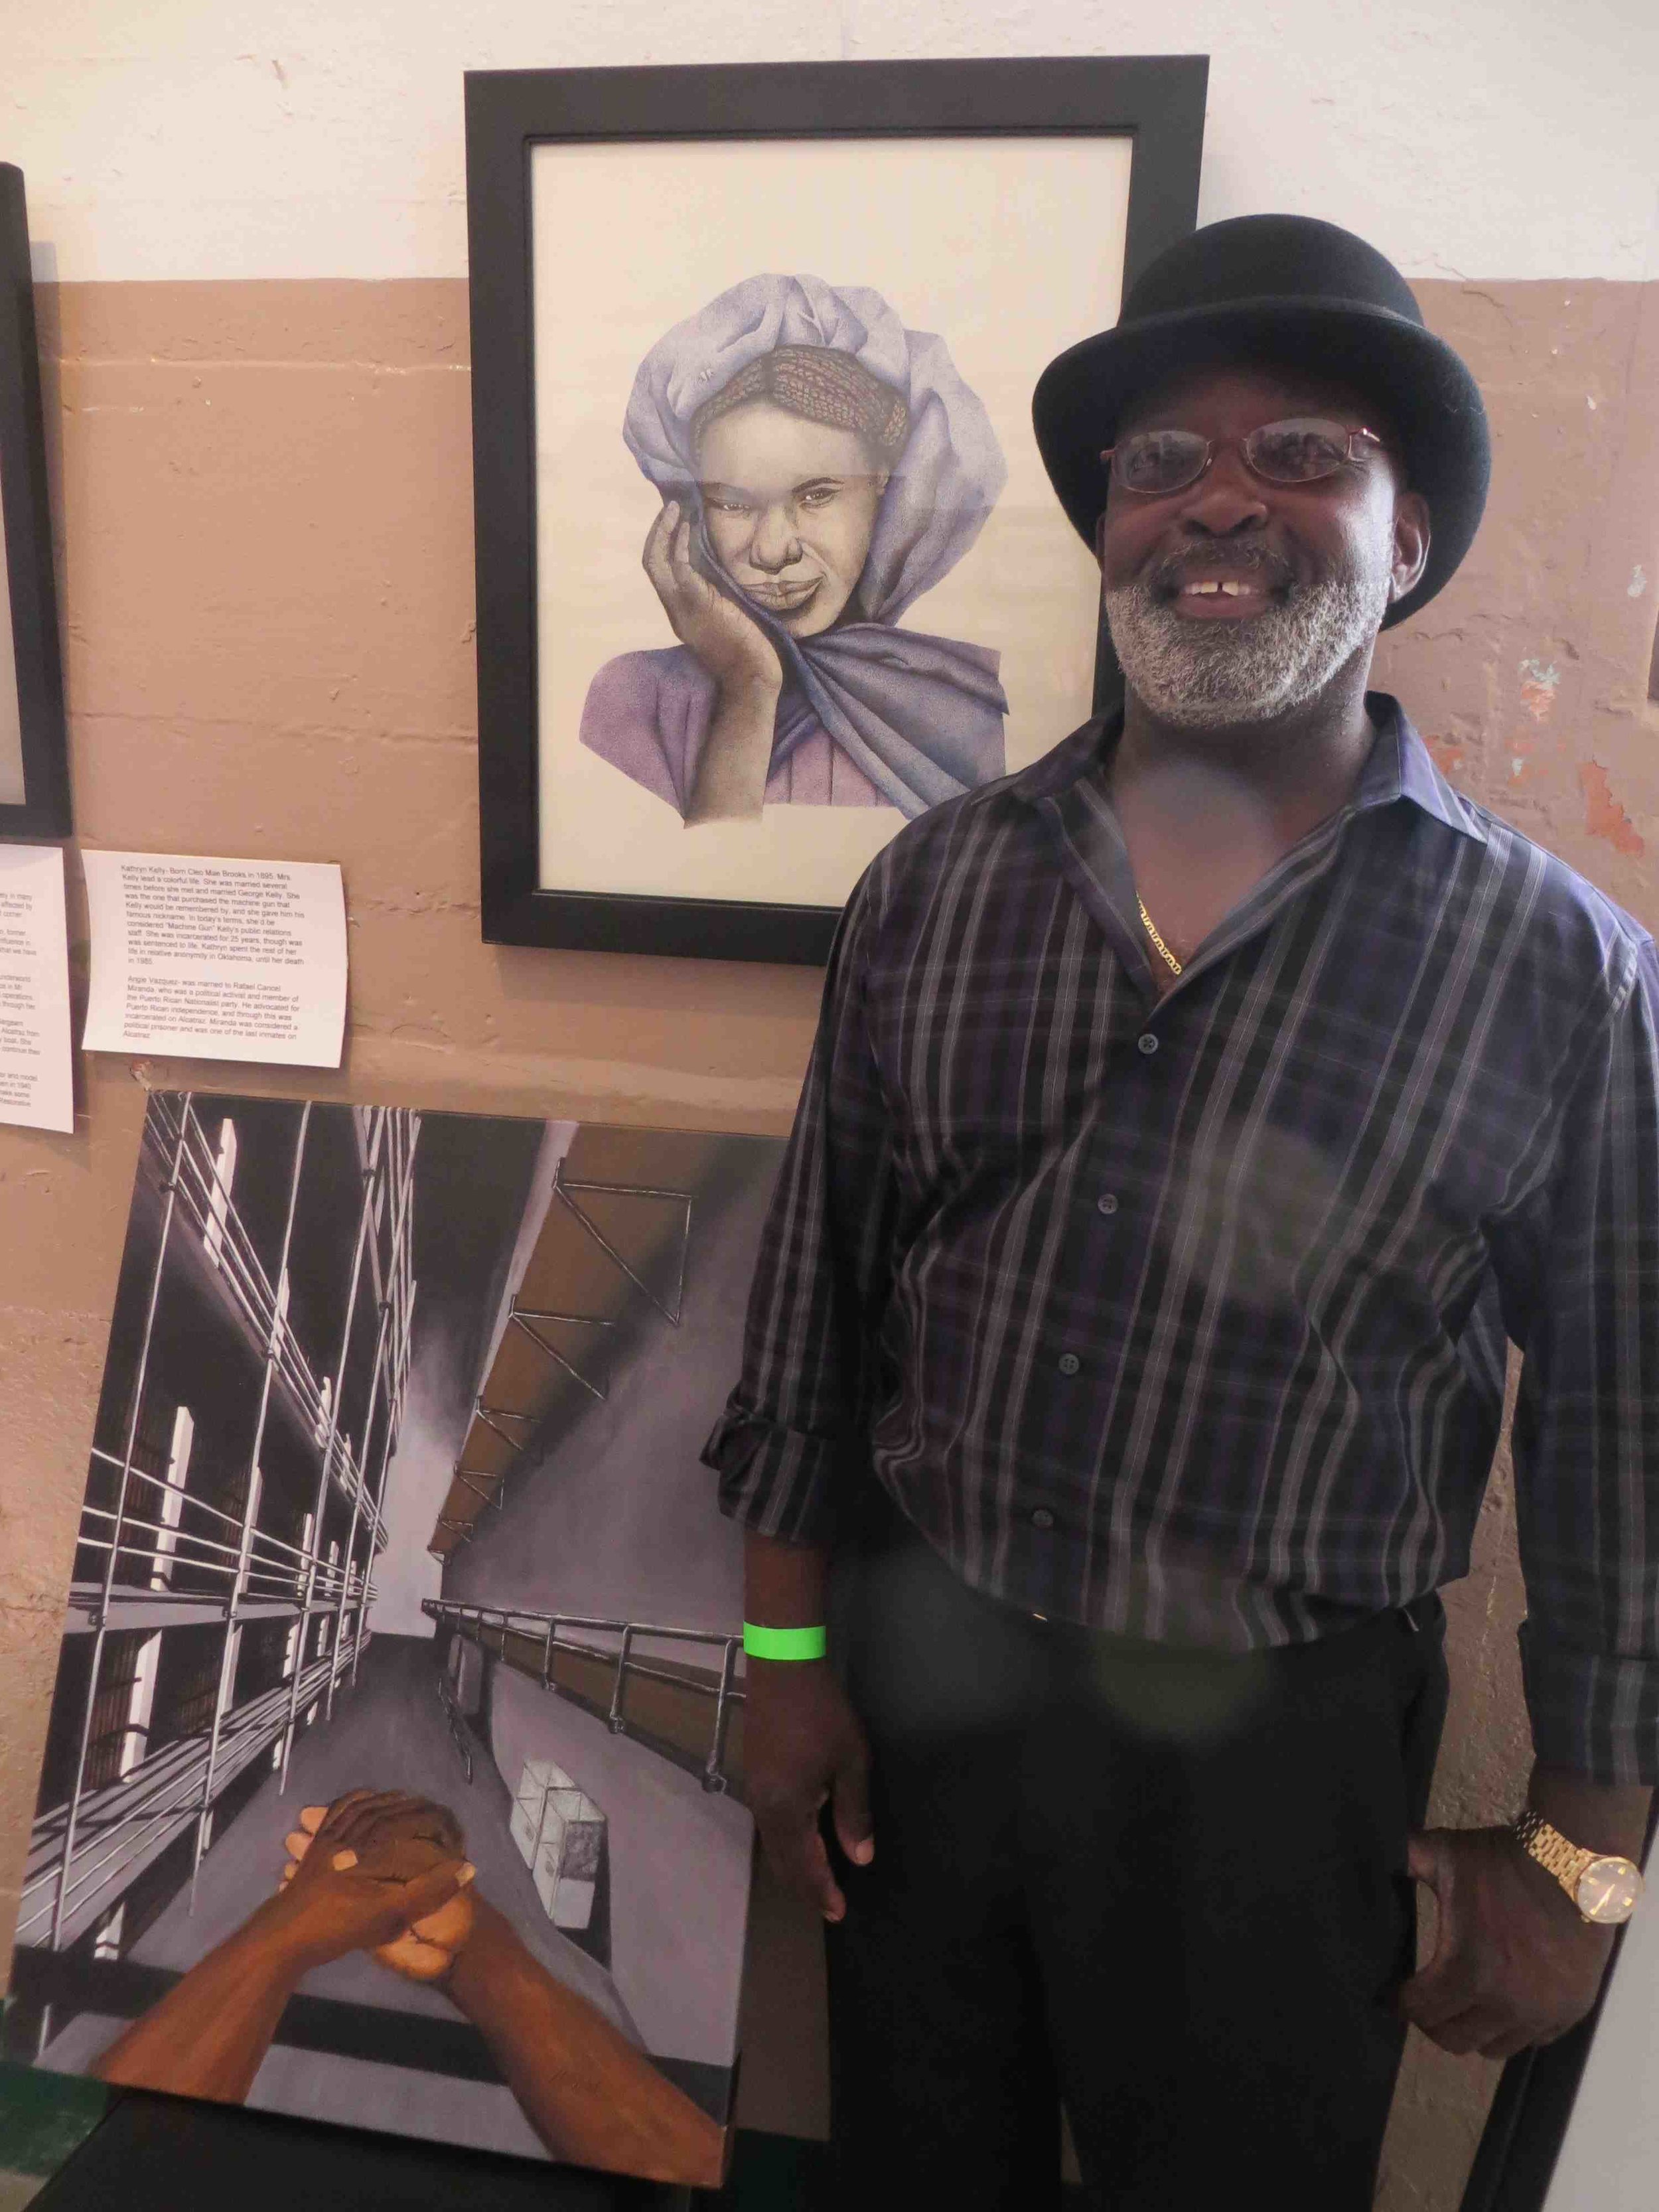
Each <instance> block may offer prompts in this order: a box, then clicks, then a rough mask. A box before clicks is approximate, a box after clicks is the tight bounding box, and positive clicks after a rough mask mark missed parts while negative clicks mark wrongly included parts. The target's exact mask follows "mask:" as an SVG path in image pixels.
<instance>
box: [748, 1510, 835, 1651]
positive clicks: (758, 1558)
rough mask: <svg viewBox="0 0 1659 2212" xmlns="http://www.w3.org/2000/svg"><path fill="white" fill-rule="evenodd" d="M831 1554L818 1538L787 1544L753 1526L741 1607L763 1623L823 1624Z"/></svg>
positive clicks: (789, 1625) (775, 1625)
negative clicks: (813, 1541)
mask: <svg viewBox="0 0 1659 2212" xmlns="http://www.w3.org/2000/svg"><path fill="white" fill-rule="evenodd" d="M828 1587H829V1553H828V1552H827V1551H825V1550H824V1549H823V1547H822V1546H820V1545H817V1544H786V1543H785V1542H784V1541H782V1539H781V1537H777V1536H761V1535H757V1534H756V1533H755V1531H754V1530H753V1529H752V1528H751V1529H750V1531H749V1532H748V1534H747V1535H746V1536H745V1537H744V1547H743V1591H744V1597H743V1612H744V1620H752V1621H754V1622H755V1623H756V1624H757V1626H762V1627H766V1628H817V1627H819V1626H821V1625H822V1624H823V1612H824V1603H825V1595H826V1592H827V1590H828Z"/></svg>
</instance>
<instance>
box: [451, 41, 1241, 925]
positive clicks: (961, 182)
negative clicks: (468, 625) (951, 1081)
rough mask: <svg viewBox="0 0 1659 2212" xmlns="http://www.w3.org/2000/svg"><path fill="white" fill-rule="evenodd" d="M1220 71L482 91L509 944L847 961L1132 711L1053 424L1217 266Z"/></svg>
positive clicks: (482, 330)
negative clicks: (1110, 703) (1061, 391)
mask: <svg viewBox="0 0 1659 2212" xmlns="http://www.w3.org/2000/svg"><path fill="white" fill-rule="evenodd" d="M1206 70H1207V64H1206V62H1205V61H1204V60H1203V59H1202V58H1199V57H1182V58H1151V59H1134V60H1121V61H1115V60H1103V59H1094V58H1080V59H1079V58H1067V59H1065V60H1031V61H966V62H871V63H822V64H818V63H814V64H802V65H799V66H796V65H768V66H761V67H740V68H738V67H734V68H705V69H624V70H524V71H516V70H514V71H489V72H484V73H482V74H475V75H471V76H469V77H468V78H467V82H466V132H467V199H468V224H469V234H470V239H471V301H472V378H473V457H474V470H475V499H476V509H477V581H478V718H479V769H480V794H481V805H482V844H483V853H482V867H483V926H484V934H485V936H486V937H487V938H489V939H492V940H494V941H495V942H497V943H503V944H521V945H572V946H583V947H587V948H591V949H599V950H605V951H635V952H669V953H685V954H692V955H701V956H703V957H717V958H724V959H756V960H775V961H796V962H815V961H820V960H822V959H823V957H824V955H825V953H826V952H827V951H828V948H829V940H830V938H831V935H832V934H833V931H834V927H835V923H836V915H837V914H838V912H839V909H840V908H841V906H842V902H844V900H845V898H846V896H847V894H848V891H849V890H850V889H851V888H852V885H853V884H854V881H855V880H856V879H857V878H858V876H859V874H860V871H861V870H862V868H863V867H864V866H865V865H866V863H867V862H868V861H869V860H871V859H872V857H873V856H874V854H876V853H877V852H878V851H879V849H880V848H881V847H882V846H883V845H884V844H885V843H886V842H887V841H888V839H889V838H890V837H891V836H893V834H894V833H895V831H896V830H897V829H899V828H900V827H901V826H902V823H904V822H905V821H906V820H907V819H908V818H909V817H911V816H913V815H915V814H918V813H921V811H923V810H924V809H925V808H927V807H928V806H931V805H936V804H938V803H939V801H941V800H942V799H948V798H950V797H951V796H952V795H953V794H955V793H959V792H962V791H964V790H967V789H970V788H972V787H974V786H975V785H977V784H980V783H983V782H985V781H989V780H991V779H992V778H994V777H996V776H999V775H1002V774H1004V773H1005V771H1006V770H1007V769H1014V768H1018V767H1020V766H1022V765H1024V763H1026V762H1028V761H1030V760H1032V759H1035V758H1036V757H1037V756H1038V755H1040V754H1042V753H1043V752H1045V751H1047V750H1048V748H1049V747H1050V746H1051V745H1053V744H1056V743H1057V742H1058V741H1059V739H1060V738H1061V737H1063V736H1064V735H1065V734H1066V732H1067V731H1069V730H1070V729H1072V728H1073V727H1074V726H1076V724H1077V723H1078V722H1079V721H1080V720H1083V719H1084V717H1085V715H1086V714H1088V713H1089V712H1090V711H1091V706H1093V705H1094V704H1096V703H1097V702H1103V701H1104V700H1106V699H1109V697H1110V696H1111V684H1112V681H1113V678H1114V674H1115V671H1113V670H1112V668H1111V667H1110V665H1109V654H1108V655H1107V656H1105V659H1104V660H1103V662H1102V665H1097V653H1098V647H1099V635H1098V623H1097V600H1098V585H1097V577H1096V574H1095V570H1094V566H1093V563H1092V562H1091V559H1090V557H1089V555H1088V551H1087V549H1086V548H1085V547H1084V546H1083V545H1082V544H1079V541H1078V540H1077V538H1075V536H1074V535H1073V532H1072V531H1071V530H1070V528H1069V526H1068V525H1067V524H1066V520H1065V518H1064V516H1063V515H1062V513H1061V512H1060V507H1059V505H1058V503H1057V502H1056V501H1055V500H1054V497H1053V495H1052V494H1051V493H1050V491H1049V489H1048V483H1047V480H1046V478H1045V477H1044V475H1043V472H1042V464H1041V461H1040V459H1039V458H1038V455H1037V450H1036V442H1035V440H1034V438H1033V436H1032V433H1031V428H1030V395H1031V390H1032V386H1034V384H1035V383H1036V378H1037V375H1038V373H1039V372H1040V370H1041V369H1042V367H1043V366H1044V364H1045V363H1046V362H1048V360H1049V359H1050V358H1051V357H1052V356H1054V354H1056V353H1057V352H1059V351H1060V349H1061V348H1062V347H1063V346H1065V345H1066V344H1067V343H1070V342H1071V341H1072V340H1073V339H1075V338H1077V337H1080V336H1083V335H1085V333H1087V332H1089V331H1095V330H1098V329H1100V328H1102V327H1103V325H1107V324H1109V323H1110V322H1111V321H1113V320H1114V319H1115V316H1116V313H1117V308H1118V301H1119V297H1120V294H1121V289H1122V288H1123V286H1124V284H1125V283H1126V282H1127V281H1132V280H1133V276H1135V274H1136V273H1137V272H1138V270H1139V268H1140V267H1141V266H1142V265H1143V264H1145V262H1146V260H1147V259H1149V258H1151V257H1152V256H1153V255H1154V254H1156V253H1158V252H1160V251H1162V249H1163V248H1164V246H1168V245H1169V244H1170V243H1171V242H1172V240H1175V239H1176V238H1178V237H1180V236H1182V235H1183V234H1185V233H1186V232H1187V231H1188V230H1190V229H1191V228H1192V227H1193V222H1194V214H1195V210H1196V205H1197V197H1198V172H1199V155H1200V144H1201V141H1202V134H1203V117H1204V94H1205V83H1206Z"/></svg>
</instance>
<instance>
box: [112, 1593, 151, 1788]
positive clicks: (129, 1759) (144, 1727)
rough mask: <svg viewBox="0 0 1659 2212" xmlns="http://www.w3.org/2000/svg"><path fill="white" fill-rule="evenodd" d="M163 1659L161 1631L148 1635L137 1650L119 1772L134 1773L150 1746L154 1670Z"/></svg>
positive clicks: (124, 1773)
mask: <svg viewBox="0 0 1659 2212" xmlns="http://www.w3.org/2000/svg"><path fill="white" fill-rule="evenodd" d="M160 1662H161V1631H160V1629H157V1631H156V1632H155V1635H154V1636H147V1637H146V1638H144V1640H143V1643H142V1644H140V1645H139V1647H138V1654H137V1664H136V1665H135V1667H134V1668H133V1674H132V1683H131V1689H130V1691H129V1692H128V1699H127V1725H126V1730H125V1735H124V1736H123V1739H122V1743H121V1755H120V1760H119V1764H118V1768H117V1771H118V1773H119V1774H123V1775H126V1774H131V1771H132V1770H133V1768H134V1767H135V1766H137V1765H138V1764H139V1763H140V1761H141V1760H142V1759H143V1756H144V1753H145V1752H146V1751H147V1750H148V1749H149V1722H150V1715H151V1713H152V1712H153V1711H154V1710H155V1670H156V1668H157V1667H158V1665H159V1664H160Z"/></svg>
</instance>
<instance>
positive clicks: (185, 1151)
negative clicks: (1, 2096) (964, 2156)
mask: <svg viewBox="0 0 1659 2212" xmlns="http://www.w3.org/2000/svg"><path fill="white" fill-rule="evenodd" d="M779 1151H780V1147H779V1146H777V1145H776V1144H775V1142H773V1141H771V1140H769V1139H758V1138H750V1137H738V1136H723V1135H708V1134H692V1133H682V1132H676V1131H667V1130H652V1129H623V1128H616V1127H605V1126H600V1125H596V1124H592V1123H577V1122H570V1121H556V1122H540V1121H518V1120H505V1119H501V1118H495V1117H483V1116H473V1115H453V1114H419V1113H416V1112H415V1111H413V1110H410V1109H401V1108H398V1109H393V1108H379V1107H377V1108H356V1107H350V1106H342V1105H332V1104H328V1105H325V1104H315V1103H313V1104H307V1103H303V1102H290V1101H282V1100H272V1099H256V1098H245V1097H228V1096H222V1095H214V1096H209V1095H206V1094H204V1093H199V1092H198V1093H183V1092H179V1093H158V1094H156V1095H155V1096H154V1097H152V1098H151V1099H150V1101H149V1108H148V1112H147V1116H146V1121H145V1125H144V1130H143V1143H142V1148H141V1153H140V1158H139V1160H138V1164H137V1174H136V1177H135V1182H134V1187H133V1197H132V1207H131V1219H130V1223H129V1228H128V1235H127V1241H126V1247H125V1255H124V1258H123V1261H122V1267H121V1274H120V1279H119V1283H118V1291H117V1297H116V1303H115V1310H114V1316H113V1321H112V1328H111V1334H110V1342H109V1349H108V1353H107V1358H106V1369H105V1376H104V1383H103V1390H102V1395H101V1399H100V1407H99V1412H98V1418H97V1423H96V1429H95V1433H94V1440H93V1446H92V1451H91V1456H90V1462H89V1466H88V1478H87V1489H86V1498H85V1503H84V1505H83V1508H82V1521H81V1527H80V1531H79V1539H78V1542H77V1546H76V1552H75V1557H74V1565H73V1571H72V1578H71V1586H70V1595H69V1609H68V1613H67V1615H66V1619H65V1625H64V1639H63V1652H62V1659H61V1663H60V1666H59V1670H58V1681H57V1687H56V1692H55V1697H54V1702H53V1706H52V1718H51V1723H50V1729H49V1735H48V1740H47V1745H46V1757H45V1762H44V1766H43V1771H42V1775H41V1781H40V1800H39V1811H38V1816H37V1819H36V1821H35V1826H34V1831H33V1838H32V1848H31V1851H30V1856H29V1859H28V1864H27V1875H26V1881H25V1886H24V1890H23V1899H22V1906H21V1917H20V1920H19V1924H18V1930H17V1941H18V1950H17V1954H16V1963H15V1969H14V1979H13V1992H14V1994H13V2001H12V2002H11V2004H10V2006H9V2009H8V2012H7V2015H6V2023H5V2036H6V2052H7V2055H8V2056H9V2057H12V2058H14V2059H21V2060H24V2061H26V2062H27V2063H33V2064H36V2065H39V2066H42V2067H45V2068H48V2069H55V2070H58V2071H60V2072H70V2073H86V2074H91V2075H98V2076H100V2077H101V2078H103V2079H105V2080H107V2081H116V2082H131V2083H137V2084H141V2085H143V2086H147V2087H155V2088H161V2089H165V2090H168V2091H172V2092H174V2093H183V2094H187V2095H199V2096H205V2097H211V2098H215V2099H218V2100H229V2101H242V2102H246V2103H247V2104H249V2105H252V2106H258V2107H262V2108H264V2109H266V2110H271V2111H281V2112H295V2113H300V2114H302V2115H304V2116H306V2117H307V2118H322V2119H331V2120H337V2121H339V2122H342V2123H346V2124H352V2125H356V2126H362V2125H365V2124H367V2125H369V2126H373V2127H377V2128H380V2129H384V2130H388V2131H392V2132H396V2133H399V2134H404V2135H410V2136H424V2137H427V2138H429V2139H436V2140H441V2141H443V2142H452V2143H457V2144H467V2145H473V2146H477V2147H478V2148H485V2149H489V2150H495V2151H507V2152H513V2153H518V2154H522V2155H524V2156H526V2157H528V2158H552V2159H555V2160H563V2161H567V2162H569V2163H574V2164H578V2165H586V2166H599V2167H604V2168H606V2169H609V2170H611V2171H614V2172H625V2173H636V2174H641V2175H647V2176H652V2177H654V2178H658V2179H670V2180H677V2181H685V2182H692V2183H699V2184H704V2185H708V2184H711V2183H714V2182H717V2181H718V2180H719V2179H720V2174H721V2172H723V2171H724V2166H725V2161H726V2146H727V2139H728V2133H729V2118H730V2105H731V2096H732V2081H733V2069H734V2066H735V2063H736V2057H737V2022H738V1984H739V1978H740V1972H741V1963H742V1955H743V1942H744V1923H745V1917H746V1911H747V1899H748V1885H749V1873H750V1856H751V1847H752V1831H751V1824H750V1817H749V1814H748V1812H747V1810H746V1809H745V1807H744V1788H743V1728H742V1715H743V1702H744V1671H743V1656H742V1641H741V1618H740V1596H741V1577H740V1552H739V1546H738V1536H737V1534H736V1532H735V1530H734V1529H733V1528H732V1527H731V1526H730V1524H728V1523H726V1522H724V1521H722V1520H721V1519H720V1516H719V1514H718V1511H717V1510H716V1506H715V1499H714V1478H713V1476H712V1475H710V1474H708V1471H707V1470H706V1469H705V1468H702V1465H701V1464H700V1462H699V1457H698V1454H699V1451H700V1449H701V1447H702V1443H703V1440H704V1438H705V1437H707V1435H708V1431H709V1430H710V1428H711V1427H712V1425H713V1424H714V1419H715V1418H716V1416H717V1414H718V1413H719V1411H720V1407H721V1404H722V1403H723V1401H724V1398H725V1395H726V1390H727V1389H728V1388H729V1386H730V1383H731V1381H732V1376H734V1374H735V1373H736V1370H737V1363H738V1345H739V1338H740V1334H741V1329H742V1321H743V1310H744V1297H745V1292H746V1288H747V1283H748V1278H749V1273H750V1268H751V1267H752V1265H753V1260H754V1254H755V1249H756V1245H757V1241H758V1237H759V1233H760V1226H761V1221H762V1218H763V1213H764V1212H765V1208H766V1205H767V1201H768V1200H769V1196H770V1193H771V1187H772V1184H773V1182H774V1180H775V1175H776V1172H777V1165H778V1157H779Z"/></svg>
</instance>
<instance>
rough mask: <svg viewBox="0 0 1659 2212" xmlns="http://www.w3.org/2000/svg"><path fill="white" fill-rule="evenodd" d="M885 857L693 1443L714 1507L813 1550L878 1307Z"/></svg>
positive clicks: (842, 932) (852, 919)
mask: <svg viewBox="0 0 1659 2212" xmlns="http://www.w3.org/2000/svg"><path fill="white" fill-rule="evenodd" d="M879 867H880V864H879V862H878V863H877V865H876V866H875V867H874V868H872V870H871V871H870V872H868V873H867V874H866V877H865V878H864V879H863V881H862V882H861V883H860V884H859V886H858V888H857V890H855V891H854V894H853V896H852V898H851V899H850V900H849V901H848V906H847V909H846V912H845V913H844V914H843V915H842V921H841V926H840V928H839V929H838V931H837V933H836V942H835V945H834V948H833V950H832V951H831V953H830V957H829V973H828V975H827V976H826V978H825V981H824V992H823V1007H822V1010H821V1012H820V1015H819V1019H818V1031H817V1041H816V1042H815V1043H814V1046H813V1048H812V1057H811V1063H810V1064H809V1066H808V1068H807V1071H806V1079H805V1085H804V1088H803V1090H802V1092H801V1100H800V1105H799V1109H798V1110H797V1112H796V1115H795V1125H794V1128H793V1132H792V1133H791V1135H790V1138H789V1142H788V1146H787V1150H786V1151H785V1153H784V1158H783V1164H782V1167H781V1171H780V1174H779V1177H778V1185H777V1189H776V1192H775V1195H774V1197H773V1200H772V1206H771V1211H770V1212H769V1215H768V1217H767V1221H766V1226H765V1229H764V1231H763V1234H762V1237H761V1245H760V1254H759V1258H758V1260H757V1265H756V1269H755V1279H754V1284H753V1287H752V1289H751V1291H750V1298H749V1311H748V1319H747V1322H746V1323H745V1326H744V1356H743V1370H742V1373H741V1374H740V1376H739V1377H738V1383H737V1387H736V1388H735V1389H733V1391H732V1395H731V1397H730V1398H729V1400H728V1401H727V1402H726V1411H725V1413H723V1414H722V1415H721V1417H720V1420H719V1422H718V1423H717V1424H716V1425H715V1428H714V1433H713V1435H712V1436H711V1437H709V1439H708V1443H707V1444H706V1445H705V1446H704V1449H703V1455H702V1456H703V1462H704V1464H705V1465H706V1466H708V1467H711V1468H714V1470H715V1472H716V1473H717V1474H719V1476H720V1510H722V1511H723V1512H725V1513H727V1514H729V1515H731V1516H732V1517H733V1518H734V1519H736V1520H738V1521H741V1522H744V1524H745V1525H746V1526H747V1527H749V1528H754V1529H757V1530H758V1531H759V1532H760V1533H762V1534H765V1535H769V1536H781V1537H783V1538H785V1539H787V1540H789V1541H793V1542H798V1543H823V1542H827V1541H829V1537H830V1536H831V1535H832V1534H833V1532H834V1529H835V1525H836V1510H837V1502H838V1492H839V1490H840V1487H841V1485H842V1480H844V1477H845V1474H846V1470H847V1468H848V1463H849V1459H850V1457H851V1456H852V1455H855V1454H856V1453H857V1451H858V1449H859V1440H860V1436H861V1433H862V1418H861V1417H862V1414H863V1412H864V1410H865V1407H866V1397H867V1391H868V1387H869V1376H868V1373H867V1360H868V1351H867V1347H868V1346H869V1344H870V1341H871V1339H872V1331H873V1328H874V1327H875V1325H876V1322H877V1320H878V1316H879V1312H880V1309H881V1306H882V1304H883V1302H884V1297H885V1284H886V1277H887V1267H888V1261H889V1245H890V1235H891V1224H892V1188H893V1186H892V1159H891V1149H890V1136H891V1126H890V1117H889V1115H888V1111H887V1106H886V1101H885V1097H884V1092H883V1090H882V1086H881V1083H880V1079H879V1076H878V1070H877V1067H876V1063H875V1060H874V1058H873V1056H872V1052H871V1048H870V1038H869V1032H868V1023H867V1016H866V984H867V980H868V967H869V953H870V949H871V945H872V939H873V937H874V934H875V932H876V928H877V909H878V888H877V885H878V874H879Z"/></svg>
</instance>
